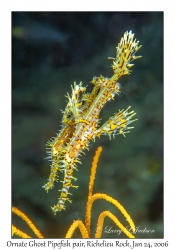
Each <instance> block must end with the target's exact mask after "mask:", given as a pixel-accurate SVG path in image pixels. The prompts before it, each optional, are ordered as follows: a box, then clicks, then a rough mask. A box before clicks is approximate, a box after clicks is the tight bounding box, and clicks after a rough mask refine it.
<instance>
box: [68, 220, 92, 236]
mask: <svg viewBox="0 0 175 250" xmlns="http://www.w3.org/2000/svg"><path fill="white" fill-rule="evenodd" d="M77 227H79V229H80V232H81V235H82V237H83V238H89V234H88V231H87V229H86V227H85V225H84V223H83V222H82V221H81V220H76V221H74V222H73V223H72V225H71V226H70V228H69V230H68V231H67V234H66V237H65V238H72V235H73V233H74V231H75V229H76V228H77Z"/></svg>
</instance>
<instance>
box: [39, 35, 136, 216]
mask: <svg viewBox="0 0 175 250" xmlns="http://www.w3.org/2000/svg"><path fill="white" fill-rule="evenodd" d="M140 48H141V45H139V41H137V40H136V39H134V33H132V31H129V32H128V31H126V32H125V33H124V36H123V37H122V38H121V40H120V42H119V43H118V46H117V47H116V57H115V58H111V57H110V58H109V59H111V60H112V65H111V67H112V70H113V76H112V77H111V78H107V77H104V76H102V75H101V76H99V77H94V78H93V79H92V81H91V83H92V84H93V85H94V88H93V90H92V92H91V93H86V87H83V84H82V82H80V84H76V83H75V82H74V86H71V87H72V95H71V96H70V95H69V94H67V99H68V103H67V106H66V108H65V111H63V118H62V128H61V130H60V131H59V134H57V136H56V137H55V138H53V139H50V140H49V141H48V142H47V144H46V145H47V147H48V148H47V149H48V151H47V153H48V157H47V158H48V159H49V160H50V161H51V162H52V163H51V170H50V175H49V178H48V181H47V183H46V184H45V185H44V186H43V188H44V189H45V190H46V191H47V192H48V191H49V190H50V189H52V188H53V187H54V183H55V182H57V181H58V172H59V171H60V172H63V173H64V180H63V181H62V182H63V186H62V189H61V190H60V191H61V194H60V197H59V199H58V202H57V204H56V205H54V206H53V207H51V208H52V211H53V212H54V214H56V212H58V211H61V210H64V209H65V201H66V200H67V201H69V202H71V200H70V199H69V198H68V195H69V194H70V193H69V188H70V187H74V188H77V186H74V185H73V184H72V180H76V178H75V177H73V171H74V169H75V170H76V169H77V163H81V162H80V159H79V158H78V157H79V156H80V155H81V153H84V150H85V149H88V147H89V143H90V141H91V140H94V139H95V138H96V137H100V136H101V135H103V134H105V135H109V137H110V138H111V135H113V136H114V135H116V134H123V135H125V133H128V132H129V129H131V128H133V127H129V124H130V123H132V122H134V121H135V120H137V119H135V120H132V117H133V116H134V115H135V114H136V113H135V112H134V111H130V110H129V109H130V107H128V108H127V109H126V110H124V109H122V110H119V112H118V113H116V114H114V115H113V116H112V117H110V118H109V120H108V121H107V122H105V123H104V124H103V125H102V126H100V119H99V114H100V111H101V110H102V108H103V107H104V105H105V104H106V103H107V102H108V101H110V100H114V97H115V95H116V94H117V95H119V94H120V92H121V85H120V84H119V83H118V79H119V78H120V77H121V76H123V75H129V74H130V73H131V70H130V68H131V67H132V66H133V65H134V64H133V63H131V62H132V61H134V60H135V59H137V58H140V57H141V56H136V55H135V53H136V52H137V51H138V50H139V49H140Z"/></svg>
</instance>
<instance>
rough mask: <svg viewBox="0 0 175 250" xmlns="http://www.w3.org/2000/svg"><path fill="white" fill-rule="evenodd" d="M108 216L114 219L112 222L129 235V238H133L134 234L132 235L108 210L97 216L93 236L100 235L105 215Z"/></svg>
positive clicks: (99, 236)
mask: <svg viewBox="0 0 175 250" xmlns="http://www.w3.org/2000/svg"><path fill="white" fill-rule="evenodd" d="M106 216H108V217H109V218H110V219H111V220H113V221H114V223H115V224H116V225H117V226H118V227H119V228H120V229H121V230H122V231H123V232H124V233H125V234H126V235H127V236H128V237H129V238H135V237H134V235H132V234H131V233H130V232H129V231H128V230H127V229H126V228H125V227H124V226H123V225H122V224H121V222H120V221H119V220H118V219H117V217H116V216H115V215H113V214H112V213H111V212H110V211H103V212H102V213H101V214H100V215H99V217H98V222H97V228H96V233H95V238H101V235H102V229H103V224H104V219H105V217H106Z"/></svg>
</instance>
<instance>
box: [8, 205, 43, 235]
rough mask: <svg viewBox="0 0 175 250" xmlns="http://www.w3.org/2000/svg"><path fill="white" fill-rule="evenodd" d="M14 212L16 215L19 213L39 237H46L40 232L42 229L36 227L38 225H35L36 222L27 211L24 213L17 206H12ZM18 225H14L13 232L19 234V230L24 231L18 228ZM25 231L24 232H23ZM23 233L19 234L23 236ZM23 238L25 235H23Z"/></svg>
mask: <svg viewBox="0 0 175 250" xmlns="http://www.w3.org/2000/svg"><path fill="white" fill-rule="evenodd" d="M12 212H13V213H14V214H16V215H18V216H19V217H20V218H21V219H22V220H24V221H25V222H26V223H27V225H28V226H29V227H30V228H31V229H32V231H33V232H34V234H35V235H36V236H37V237H38V238H44V237H43V235H42V234H41V233H40V231H39V230H38V229H37V228H36V226H35V225H34V223H33V222H32V221H31V220H30V219H29V218H28V217H27V215H25V213H23V212H22V211H21V210H19V209H18V208H16V207H12ZM16 229H17V228H16V227H14V226H12V234H16V235H19V234H17V232H22V231H20V230H19V229H17V230H18V231H17V230H16ZM22 233H23V232H22ZM24 234H25V233H23V234H22V235H24ZM22 235H19V236H21V237H22ZM29 237H30V236H29ZM22 238H23V237H22ZM24 238H25V237H24Z"/></svg>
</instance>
